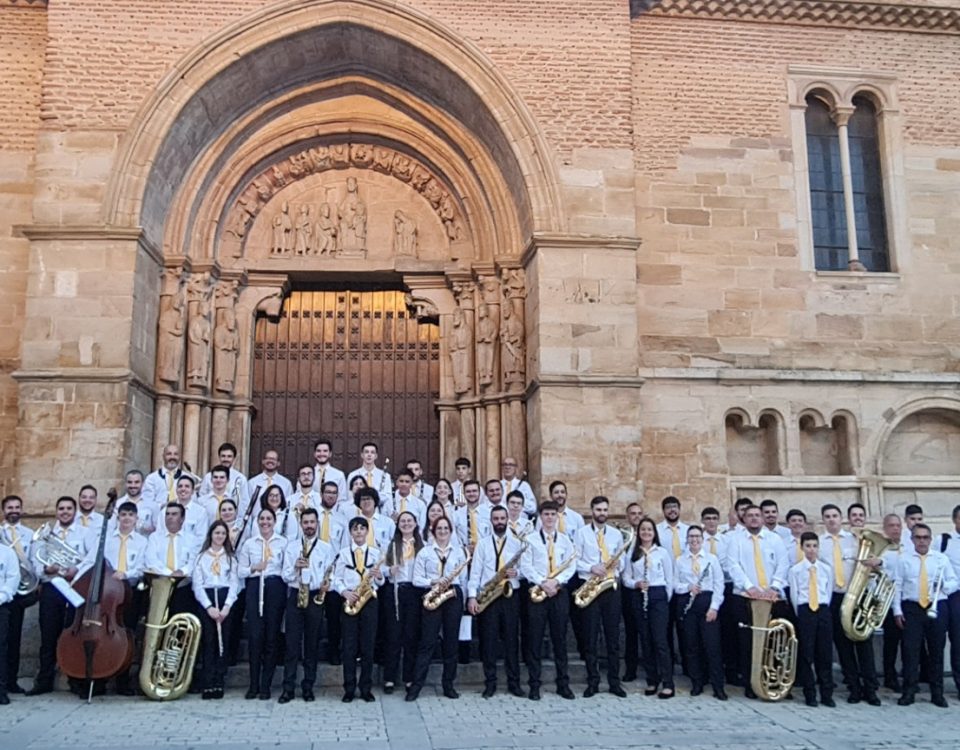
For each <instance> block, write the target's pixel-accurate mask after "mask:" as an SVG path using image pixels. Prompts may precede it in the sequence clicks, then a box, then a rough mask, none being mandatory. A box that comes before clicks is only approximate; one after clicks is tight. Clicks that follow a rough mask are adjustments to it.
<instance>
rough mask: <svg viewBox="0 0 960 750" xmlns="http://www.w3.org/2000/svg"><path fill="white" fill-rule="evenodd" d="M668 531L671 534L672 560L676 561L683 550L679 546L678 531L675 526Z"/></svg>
mask: <svg viewBox="0 0 960 750" xmlns="http://www.w3.org/2000/svg"><path fill="white" fill-rule="evenodd" d="M670 531H672V532H673V559H674V560H676V559H677V558H678V557H680V555H682V554H683V549H682V548H681V546H680V530H679V529H678V528H677V527H676V526H671V527H670Z"/></svg>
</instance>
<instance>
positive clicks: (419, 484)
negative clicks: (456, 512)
mask: <svg viewBox="0 0 960 750" xmlns="http://www.w3.org/2000/svg"><path fill="white" fill-rule="evenodd" d="M413 494H414V495H415V496H416V497H418V498H420V499H421V500H423V504H424V505H430V501H431V500H433V485H432V484H427V483H426V482H424V481H423V480H422V479H418V480H417V481H416V482H414V483H413Z"/></svg>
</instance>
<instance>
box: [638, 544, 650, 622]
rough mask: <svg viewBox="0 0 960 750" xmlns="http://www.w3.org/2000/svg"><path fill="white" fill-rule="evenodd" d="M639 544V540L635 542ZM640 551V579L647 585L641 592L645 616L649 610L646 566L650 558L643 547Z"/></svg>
mask: <svg viewBox="0 0 960 750" xmlns="http://www.w3.org/2000/svg"><path fill="white" fill-rule="evenodd" d="M639 543H640V540H637V544H639ZM640 549H641V551H642V552H643V579H642V581H643V582H645V583H648V586H647V588H645V589H644V590H643V613H644V614H646V613H647V609H649V607H650V592H649V581H648V578H647V564H648V561H649V560H650V557H649V555H647V551H646V550H645V549H643V547H641V548H640Z"/></svg>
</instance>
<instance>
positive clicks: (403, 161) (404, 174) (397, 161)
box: [392, 152, 413, 182]
mask: <svg viewBox="0 0 960 750" xmlns="http://www.w3.org/2000/svg"><path fill="white" fill-rule="evenodd" d="M392 169H393V176H394V177H396V178H397V179H398V180H403V181H404V182H409V181H410V177H411V176H412V175H413V162H412V161H411V160H410V157H409V156H405V155H404V154H401V153H400V152H397V153H396V154H394V157H393V165H392Z"/></svg>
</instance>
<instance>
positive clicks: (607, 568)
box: [573, 529, 637, 609]
mask: <svg viewBox="0 0 960 750" xmlns="http://www.w3.org/2000/svg"><path fill="white" fill-rule="evenodd" d="M617 531H619V532H620V533H621V534H623V533H624V530H623V529H617ZM636 536H637V533H636V532H635V531H634V530H633V529H630V530H628V531H627V532H626V535H625V536H624V541H623V544H622V545H620V549H618V550H617V551H616V552H615V553H614V554H612V555H611V556H610V559H609V560H607V562H606V564H605V565H604V566H603V568H604V574H603V575H602V576H590V577H589V578H588V579H587V580H586V581H584V582H583V584H582V585H581V586H580V588H578V589H577V590H576V591H574V592H573V603H574V604H576V605H577V606H578V607H580V608H581V609H583V608H584V607H589V606H590V605H591V604H592V603H593V600H594V599H596V598H597V597H598V596H600V594H602V593H603V592H604V591H607V590H609V589H613V590H614V591H616V590H617V586H618V584H617V577H616V576H611V575H610V573H611V571H613V570H615V569H616V567H617V566H618V565H619V564H620V558H621V557H623V556H624V555H625V554H626V553H627V550H628V549H630V545H632V544H633V540H634V539H635V538H636Z"/></svg>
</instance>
